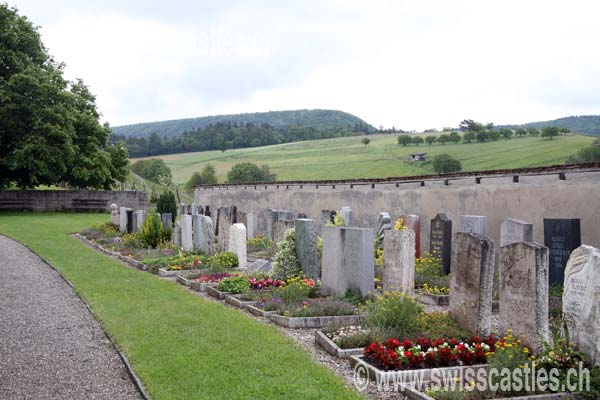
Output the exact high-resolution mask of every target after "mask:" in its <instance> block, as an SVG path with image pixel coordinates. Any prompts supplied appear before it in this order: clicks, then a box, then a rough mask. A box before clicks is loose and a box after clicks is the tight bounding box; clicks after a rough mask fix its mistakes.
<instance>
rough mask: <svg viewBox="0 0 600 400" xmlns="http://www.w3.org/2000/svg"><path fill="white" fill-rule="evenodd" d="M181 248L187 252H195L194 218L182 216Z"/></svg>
mask: <svg viewBox="0 0 600 400" xmlns="http://www.w3.org/2000/svg"><path fill="white" fill-rule="evenodd" d="M181 248H182V249H183V250H185V251H192V250H194V242H193V240H192V216H191V215H187V214H185V215H182V216H181Z"/></svg>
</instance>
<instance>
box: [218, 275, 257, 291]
mask: <svg viewBox="0 0 600 400" xmlns="http://www.w3.org/2000/svg"><path fill="white" fill-rule="evenodd" d="M217 289H218V290H221V291H223V292H229V293H245V292H247V291H248V290H250V282H248V278H246V277H245V276H242V275H240V276H232V277H229V278H223V279H222V280H221V282H219V284H218V285H217Z"/></svg>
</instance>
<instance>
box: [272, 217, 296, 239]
mask: <svg viewBox="0 0 600 400" xmlns="http://www.w3.org/2000/svg"><path fill="white" fill-rule="evenodd" d="M293 227H294V221H286V220H277V221H275V224H274V225H273V241H274V242H275V243H276V244H277V243H279V242H281V241H282V240H283V238H284V237H285V231H287V230H288V229H290V228H293Z"/></svg>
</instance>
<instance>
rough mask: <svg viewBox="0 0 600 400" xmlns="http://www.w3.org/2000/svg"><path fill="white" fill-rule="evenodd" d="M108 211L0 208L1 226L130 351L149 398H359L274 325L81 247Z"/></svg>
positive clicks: (105, 217)
mask: <svg viewBox="0 0 600 400" xmlns="http://www.w3.org/2000/svg"><path fill="white" fill-rule="evenodd" d="M108 219H109V216H108V215H107V214H59V213H48V214H40V213H30V214H6V213H4V214H3V213H0V233H3V234H6V235H8V236H11V237H14V238H15V239H18V240H20V241H22V242H24V243H26V244H27V245H29V246H30V247H31V248H32V249H33V250H34V251H36V252H37V253H38V254H40V255H41V256H42V257H43V258H45V259H46V260H48V261H50V262H52V263H53V264H54V265H55V266H56V267H57V268H58V269H59V270H60V271H61V272H62V273H63V274H64V275H65V277H66V278H67V279H69V280H70V281H71V282H72V283H73V285H74V286H75V290H77V292H78V293H79V294H81V296H82V297H83V298H84V299H85V301H86V302H87V303H88V304H89V305H90V306H91V307H92V308H93V310H94V312H95V313H96V315H97V316H98V318H99V319H100V322H101V323H102V325H103V326H104V328H105V329H106V330H107V331H108V332H109V333H110V335H111V336H112V337H113V338H114V339H115V341H116V343H117V344H118V346H119V347H120V348H121V349H122V350H123V351H124V352H125V353H126V354H127V357H128V358H129V359H130V361H131V363H132V365H133V368H134V370H135V371H136V372H137V374H138V375H139V376H140V378H141V379H142V381H143V383H144V385H145V386H146V388H147V389H148V391H149V393H150V395H151V396H152V398H154V399H156V400H160V399H358V398H360V397H359V395H357V394H356V393H355V392H353V391H351V390H350V389H348V388H346V387H345V386H344V385H343V383H342V381H341V379H340V378H338V377H337V376H336V375H334V373H333V372H331V371H330V370H328V369H327V368H325V367H323V366H320V365H317V364H316V363H314V362H313V361H312V360H311V358H310V356H309V355H308V354H307V353H306V352H305V351H304V350H302V349H301V348H299V346H297V345H296V344H295V343H294V342H293V340H292V339H291V338H289V337H287V336H285V335H284V334H283V333H281V332H280V331H279V330H278V329H276V328H275V327H273V326H271V325H267V324H264V323H261V322H258V321H255V320H253V319H251V318H250V317H248V316H247V315H245V314H243V313H242V312H241V311H238V310H234V309H230V308H226V307H224V306H223V305H221V304H217V303H213V302H209V301H206V300H203V299H202V298H200V297H198V296H195V295H193V294H192V293H190V292H188V291H187V290H186V289H184V288H183V287H182V286H179V285H177V284H175V283H174V282H172V281H167V280H164V279H160V278H158V277H157V276H154V275H151V274H148V273H145V272H141V271H137V270H134V269H131V268H128V267H126V266H124V265H123V264H121V263H119V262H117V261H115V260H113V259H111V258H108V257H106V256H103V255H100V254H98V253H97V252H95V251H94V250H92V249H90V248H88V247H85V246H84V245H82V244H81V243H80V242H79V241H78V240H77V239H75V238H72V237H70V236H69V233H71V232H75V231H78V230H80V229H81V228H84V227H89V226H90V225H91V224H93V223H102V222H106V221H107V220H108Z"/></svg>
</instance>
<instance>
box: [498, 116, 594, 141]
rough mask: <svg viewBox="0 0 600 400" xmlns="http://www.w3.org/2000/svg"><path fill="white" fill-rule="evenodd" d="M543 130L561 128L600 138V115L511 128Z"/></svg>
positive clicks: (531, 123) (572, 117)
mask: <svg viewBox="0 0 600 400" xmlns="http://www.w3.org/2000/svg"><path fill="white" fill-rule="evenodd" d="M521 126H522V127H526V128H543V127H546V126H556V127H559V128H568V129H570V130H571V131H573V132H577V133H585V134H587V135H595V136H600V115H579V116H571V117H564V118H558V119H554V120H552V121H540V122H530V123H528V124H523V125H511V126H510V127H511V128H517V127H521Z"/></svg>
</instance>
